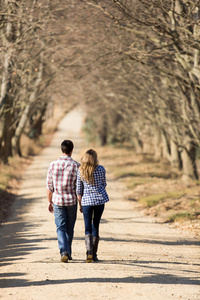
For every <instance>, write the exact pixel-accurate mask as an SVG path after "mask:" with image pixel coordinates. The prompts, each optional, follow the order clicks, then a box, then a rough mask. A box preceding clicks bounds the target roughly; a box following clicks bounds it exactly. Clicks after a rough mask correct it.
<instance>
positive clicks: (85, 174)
mask: <svg viewBox="0 0 200 300" xmlns="http://www.w3.org/2000/svg"><path fill="white" fill-rule="evenodd" d="M98 163H99V162H98V159H97V153H96V151H94V150H93V149H90V150H88V151H87V152H86V153H85V154H84V155H83V157H82V158H81V166H80V172H81V178H82V179H84V180H85V181H86V182H87V183H92V184H94V177H93V173H94V171H95V169H96V167H97V166H98Z"/></svg>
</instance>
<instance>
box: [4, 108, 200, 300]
mask: <svg viewBox="0 0 200 300" xmlns="http://www.w3.org/2000/svg"><path fill="white" fill-rule="evenodd" d="M80 127H81V114H80V112H79V111H77V110H75V111H73V112H71V113H70V114H69V115H68V116H67V117H65V118H64V119H63V121H62V122H61V124H60V127H59V130H58V132H57V133H56V135H55V137H54V140H53V142H52V144H51V146H50V147H48V148H47V149H45V150H44V151H43V152H42V153H41V155H39V156H37V157H35V160H34V162H33V164H32V165H31V166H30V167H29V168H28V170H27V172H26V174H25V176H24V180H23V186H22V188H21V190H20V194H19V196H18V198H17V201H16V202H15V204H14V207H13V211H14V213H13V216H12V217H11V218H10V221H9V222H8V223H7V224H6V226H4V228H3V229H2V230H1V232H0V234H1V246H0V255H1V278H0V287H1V290H0V298H1V299H6V300H9V299H19V300H25V299H26V300H27V299H29V300H31V299H34V300H40V299H48V300H51V299H53V300H55V299H57V300H60V299H92V300H93V299H135V300H140V299H152V300H156V299H159V300H164V299H166V300H169V299H187V300H189V299H190V300H194V299H200V273H199V272H200V250H199V245H200V243H199V241H198V240H196V239H192V238H190V237H189V235H188V234H187V233H183V232H180V231H178V230H176V229H173V228H170V227H168V226H167V225H159V224H156V223H154V220H153V219H151V218H147V217H144V216H142V215H141V214H140V213H139V212H137V211H136V210H134V204H133V203H131V202H128V201H125V200H124V199H123V192H124V187H123V186H122V184H121V183H120V182H118V181H112V180H111V177H110V179H109V170H108V193H109V195H110V202H109V203H108V204H107V205H106V209H105V213H104V215H103V219H102V223H101V226H100V236H101V241H100V245H99V259H100V262H99V263H91V264H86V263H85V245H84V226H83V217H82V214H80V213H79V212H78V219H77V223H76V227H75V238H74V242H73V261H72V262H69V263H68V264H63V263H60V261H59V259H60V256H59V252H58V247H57V238H56V231H55V225H54V218H53V215H51V214H50V213H48V211H47V200H46V188H45V178H46V172H47V168H48V165H49V162H50V161H51V160H53V159H55V158H57V157H59V155H60V150H59V145H60V143H61V141H62V140H63V139H65V138H70V139H72V140H73V141H74V143H75V151H74V155H73V157H74V159H76V160H78V161H79V159H80V150H81V149H83V148H84V147H85V145H83V141H82V139H81V137H80V134H79V132H80ZM101 163H102V162H101Z"/></svg>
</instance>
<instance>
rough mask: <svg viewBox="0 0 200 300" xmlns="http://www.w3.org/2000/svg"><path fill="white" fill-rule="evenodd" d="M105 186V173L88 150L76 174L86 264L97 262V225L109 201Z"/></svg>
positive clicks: (95, 156)
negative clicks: (82, 217) (82, 220)
mask: <svg viewBox="0 0 200 300" xmlns="http://www.w3.org/2000/svg"><path fill="white" fill-rule="evenodd" d="M106 185H107V184H106V171H105V169H104V167H103V166H101V165H99V164H98V159H97V153H96V151H94V150H92V149H90V150H88V151H87V152H86V153H85V154H84V155H83V157H82V159H81V166H80V168H79V171H78V174H77V195H78V201H79V205H80V211H81V212H83V216H84V223H85V244H86V250H87V253H86V255H87V258H86V262H88V263H89V262H92V261H97V260H98V258H97V248H98V243H99V223H100V220H101V216H102V214H103V211H104V205H105V203H106V202H108V201H109V198H108V195H107V193H106V190H105V187H106Z"/></svg>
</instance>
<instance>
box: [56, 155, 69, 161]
mask: <svg viewBox="0 0 200 300" xmlns="http://www.w3.org/2000/svg"><path fill="white" fill-rule="evenodd" d="M59 159H61V160H67V159H69V160H72V158H71V156H68V155H61V156H60V158H59Z"/></svg>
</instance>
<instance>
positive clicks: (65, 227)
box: [53, 204, 77, 256]
mask: <svg viewBox="0 0 200 300" xmlns="http://www.w3.org/2000/svg"><path fill="white" fill-rule="evenodd" d="M53 208H54V216H55V223H56V228H57V237H58V247H59V249H60V254H62V253H63V252H64V251H66V252H67V253H69V254H70V256H71V253H72V249H71V246H72V240H73V236H74V225H75V222H76V215H77V204H76V205H71V206H59V205H55V204H54V205H53Z"/></svg>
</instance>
